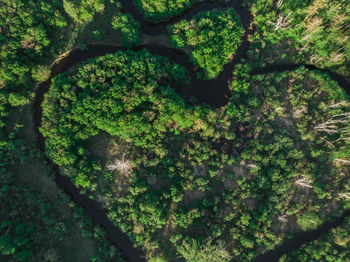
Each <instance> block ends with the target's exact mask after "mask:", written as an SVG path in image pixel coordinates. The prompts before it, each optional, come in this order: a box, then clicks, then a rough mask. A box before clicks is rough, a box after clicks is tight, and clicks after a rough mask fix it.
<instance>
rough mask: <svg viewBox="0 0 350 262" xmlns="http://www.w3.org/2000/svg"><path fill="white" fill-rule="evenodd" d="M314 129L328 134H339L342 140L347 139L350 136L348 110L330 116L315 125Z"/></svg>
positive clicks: (349, 115)
mask: <svg viewBox="0 0 350 262" xmlns="http://www.w3.org/2000/svg"><path fill="white" fill-rule="evenodd" d="M315 130H317V131H319V132H326V133H328V134H331V135H332V134H341V135H343V136H345V137H344V138H342V140H348V139H349V137H348V136H350V112H348V113H342V114H338V115H335V116H331V117H330V119H328V120H327V121H325V122H323V123H321V124H318V125H317V126H315Z"/></svg>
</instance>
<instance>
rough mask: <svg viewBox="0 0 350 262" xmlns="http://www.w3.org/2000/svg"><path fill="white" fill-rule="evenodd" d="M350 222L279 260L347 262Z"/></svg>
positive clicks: (286, 261) (290, 261)
mask: <svg viewBox="0 0 350 262" xmlns="http://www.w3.org/2000/svg"><path fill="white" fill-rule="evenodd" d="M349 222H350V220H349V219H346V220H345V222H344V223H343V225H341V226H339V227H337V228H333V229H331V230H330V232H329V233H326V234H325V235H323V236H321V237H320V238H319V239H317V240H314V241H312V242H310V243H307V244H305V245H303V246H302V247H301V248H300V249H298V250H296V251H292V252H290V253H288V254H287V255H285V256H284V257H282V258H281V260H280V261H281V262H292V261H301V262H308V261H329V262H338V261H348V260H349V257H350V238H349V235H350V223H349Z"/></svg>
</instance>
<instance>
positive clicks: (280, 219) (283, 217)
mask: <svg viewBox="0 0 350 262" xmlns="http://www.w3.org/2000/svg"><path fill="white" fill-rule="evenodd" d="M287 217H288V216H287V215H282V216H279V217H278V220H279V221H281V222H282V223H287V222H288V219H287Z"/></svg>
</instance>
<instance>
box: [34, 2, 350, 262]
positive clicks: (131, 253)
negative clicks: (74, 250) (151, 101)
mask: <svg viewBox="0 0 350 262" xmlns="http://www.w3.org/2000/svg"><path fill="white" fill-rule="evenodd" d="M120 2H121V3H122V7H123V11H124V12H126V13H131V14H132V16H133V17H134V18H135V19H136V20H137V21H138V22H139V23H140V29H141V31H142V32H144V33H146V34H148V35H158V34H164V33H167V26H168V25H169V22H164V23H160V24H152V23H147V22H145V21H144V20H143V18H142V16H141V15H140V14H139V12H138V11H137V9H136V8H135V7H134V5H133V4H132V1H130V0H120ZM219 7H220V8H228V7H233V8H234V9H235V10H236V12H237V13H238V14H239V16H240V18H241V21H242V24H243V26H244V28H245V35H244V37H243V41H242V43H241V45H240V47H239V48H238V50H237V52H236V55H235V57H234V59H233V60H232V61H231V62H230V63H228V64H227V65H226V66H225V67H224V70H223V71H222V72H221V73H220V75H219V77H218V78H216V79H213V80H199V79H197V77H196V72H195V70H194V66H193V65H192V64H191V63H190V59H189V56H188V55H187V54H185V53H182V52H179V51H177V50H175V49H171V48H167V47H164V46H161V45H144V46H141V47H139V48H136V49H134V50H140V49H142V48H146V49H147V50H148V51H149V52H151V53H152V54H154V55H160V56H164V57H168V58H169V59H170V60H172V61H174V62H176V63H178V64H180V65H182V66H183V67H185V68H186V69H187V71H188V72H189V74H190V77H191V79H192V81H191V83H190V85H189V86H188V87H187V88H186V89H185V91H184V94H183V95H184V97H185V99H186V98H188V97H191V96H193V97H195V98H196V99H197V101H198V103H202V104H203V103H205V104H208V105H211V106H214V107H219V106H222V105H225V104H226V103H227V102H228V100H229V98H230V96H231V93H230V90H229V88H228V86H229V85H228V83H229V81H230V80H231V79H232V72H233V68H234V65H235V64H236V63H238V62H239V61H240V60H241V59H243V58H246V56H247V51H248V48H249V43H248V39H247V38H248V37H247V36H248V34H249V33H251V31H252V29H249V28H248V27H249V23H250V13H249V10H248V9H246V8H242V7H241V6H240V5H239V1H237V0H233V1H230V2H227V3H225V4H222V3H217V2H199V3H197V4H195V5H194V6H192V7H191V8H189V9H188V10H187V11H186V12H185V13H184V14H183V15H182V16H179V17H176V18H174V19H172V20H171V23H174V22H176V21H179V20H181V19H188V18H191V17H193V16H194V15H195V14H196V13H198V12H202V11H206V10H212V9H214V8H219ZM120 49H123V48H120V47H117V46H113V45H102V44H97V45H87V50H81V49H74V50H72V52H70V53H69V55H68V56H66V57H65V58H63V59H61V60H60V61H59V62H58V63H57V64H55V65H53V66H52V68H51V70H52V72H51V78H50V79H49V80H48V81H47V82H45V83H42V84H41V85H40V86H39V87H38V88H37V90H36V97H35V101H34V124H35V131H36V134H37V138H38V143H39V147H40V150H42V151H43V152H45V141H44V138H43V136H42V135H41V133H40V131H39V127H40V126H41V117H42V108H41V103H42V101H43V99H44V95H45V93H46V92H47V91H48V89H49V87H50V84H51V80H52V78H53V77H55V76H56V75H57V74H60V73H63V72H65V71H67V70H68V69H69V68H70V67H72V66H74V65H76V64H78V63H80V62H83V61H86V60H87V59H89V58H94V57H97V56H103V55H105V54H107V53H113V52H115V51H117V50H120ZM299 66H306V67H307V68H309V69H311V70H316V69H317V68H316V67H315V66H312V65H300V64H280V65H272V66H268V67H265V68H258V69H254V70H253V71H252V74H266V73H272V72H281V71H286V70H294V69H296V68H298V67H299ZM321 71H324V72H327V73H329V75H330V76H331V78H332V79H333V80H335V81H337V82H338V84H339V85H340V86H341V87H343V88H344V89H345V90H346V91H347V93H348V94H349V95H350V85H349V83H348V82H347V81H346V80H345V78H344V77H342V76H341V75H338V74H335V73H333V72H330V71H327V70H321ZM47 161H48V162H49V164H50V166H51V167H52V169H53V170H54V171H55V173H56V183H57V185H58V186H59V187H60V188H62V189H63V190H64V191H65V192H66V193H67V194H68V195H69V196H70V197H71V199H72V200H73V201H74V202H76V203H78V204H79V205H80V206H82V207H83V208H84V209H85V211H86V213H87V215H89V216H90V217H91V218H92V220H93V222H94V223H95V224H98V225H101V226H103V227H104V228H105V229H106V231H107V233H108V238H109V240H110V241H111V243H113V244H114V245H115V246H116V247H117V248H118V249H119V250H120V251H121V252H122V253H123V255H124V257H125V258H126V259H127V260H128V261H132V262H134V261H135V262H138V261H146V259H145V256H144V254H143V252H142V251H141V250H139V249H137V248H135V247H134V246H133V243H132V242H131V240H130V239H129V238H128V236H127V235H126V234H125V233H123V232H122V231H121V230H120V229H119V228H118V227H116V226H115V225H114V224H113V223H112V222H111V221H110V220H109V219H108V218H107V211H106V210H105V209H103V208H101V207H100V206H99V205H98V204H97V203H96V201H94V200H91V199H90V198H89V197H88V196H87V195H85V194H80V192H79V190H78V189H77V188H76V187H75V185H74V184H73V183H72V182H71V181H70V179H69V178H68V177H66V176H63V175H62V174H60V171H59V168H58V166H57V165H55V164H54V163H53V162H52V161H51V160H50V159H49V158H47ZM345 215H348V213H346V214H344V215H343V217H342V218H336V219H334V220H333V221H331V222H327V223H325V224H324V225H322V226H320V228H318V229H317V230H314V231H310V232H305V233H302V234H300V235H299V236H296V237H294V238H292V239H290V240H287V241H286V242H285V243H284V244H283V245H281V246H280V247H277V248H276V249H274V250H272V251H269V252H267V253H265V254H262V255H260V256H258V257H257V258H256V259H255V260H256V261H277V260H278V257H280V256H281V255H282V254H284V253H287V252H290V251H291V250H294V249H296V248H298V247H300V246H301V245H303V244H304V243H307V242H308V241H311V240H313V239H316V238H317V237H319V236H320V235H321V234H323V233H325V232H327V231H328V230H329V229H330V228H332V227H334V226H338V225H339V224H340V222H341V221H342V220H343V219H344V217H345Z"/></svg>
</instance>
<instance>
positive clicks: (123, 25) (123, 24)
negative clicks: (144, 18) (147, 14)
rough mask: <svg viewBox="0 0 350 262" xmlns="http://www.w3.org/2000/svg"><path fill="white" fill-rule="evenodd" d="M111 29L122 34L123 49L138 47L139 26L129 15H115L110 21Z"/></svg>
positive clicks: (139, 39)
mask: <svg viewBox="0 0 350 262" xmlns="http://www.w3.org/2000/svg"><path fill="white" fill-rule="evenodd" d="M112 27H113V29H114V30H116V31H118V32H120V33H121V34H122V41H121V45H122V46H123V47H128V48H131V47H135V46H139V45H140V42H141V38H140V32H139V28H140V25H139V23H138V22H137V21H135V20H134V19H133V17H132V16H131V15H130V14H122V13H119V14H117V15H116V16H115V17H114V18H113V20H112Z"/></svg>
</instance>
